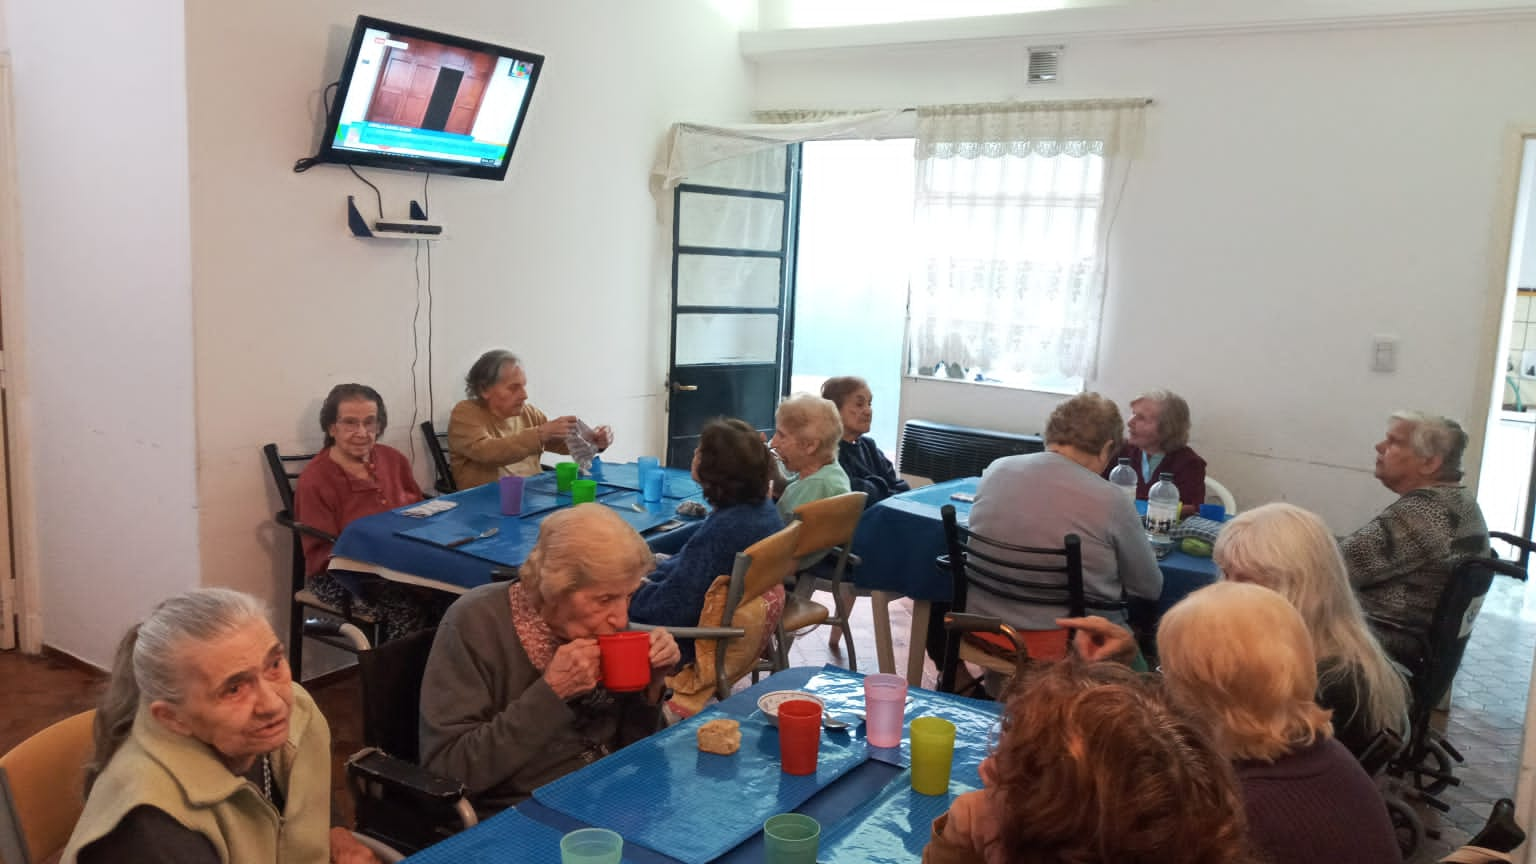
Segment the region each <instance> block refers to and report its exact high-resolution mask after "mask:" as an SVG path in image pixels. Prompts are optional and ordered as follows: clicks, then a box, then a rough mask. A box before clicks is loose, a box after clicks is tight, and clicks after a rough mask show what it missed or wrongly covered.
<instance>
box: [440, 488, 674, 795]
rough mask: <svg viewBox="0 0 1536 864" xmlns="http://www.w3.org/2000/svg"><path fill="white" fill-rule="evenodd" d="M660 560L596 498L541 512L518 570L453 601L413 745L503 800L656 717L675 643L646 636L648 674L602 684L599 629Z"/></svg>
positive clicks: (619, 619)
mask: <svg viewBox="0 0 1536 864" xmlns="http://www.w3.org/2000/svg"><path fill="white" fill-rule="evenodd" d="M654 566H655V559H654V557H653V556H652V554H651V550H650V549H648V548H646V545H645V541H643V540H641V539H640V535H639V534H636V533H635V530H634V529H633V528H631V527H629V524H628V523H626V522H625V521H624V520H623V519H622V518H621V517H620V516H619V515H618V514H617V513H615V512H614V511H613V510H612V509H610V508H608V507H606V506H604V505H602V504H579V505H577V506H576V507H573V508H571V509H568V510H562V511H560V512H558V513H556V514H554V515H553V516H550V517H549V518H547V519H545V520H544V523H543V525H542V526H540V529H539V539H538V542H537V544H536V545H535V546H534V548H533V551H532V552H530V553H529V555H528V560H527V561H526V562H524V564H523V566H522V567H521V568H520V569H519V573H520V575H521V577H522V578H521V581H518V582H514V583H512V584H511V585H510V586H509V585H507V584H505V583H493V584H490V585H484V586H481V587H479V588H476V589H474V590H473V591H470V592H469V593H467V594H465V595H464V596H463V597H461V598H459V599H458V600H457V601H456V602H454V604H453V606H451V607H449V609H448V614H446V615H445V616H443V623H442V625H441V626H440V627H439V628H438V630H437V637H436V639H435V640H434V641H433V643H432V653H431V656H430V657H429V659H428V660H427V668H426V673H425V675H424V677H423V679H422V686H421V755H422V761H423V762H424V763H425V765H426V766H427V768H429V769H431V770H433V771H436V772H438V773H440V774H445V775H447V776H449V777H453V778H455V779H458V780H460V781H462V782H463V783H464V784H465V786H467V787H468V788H469V791H470V796H471V800H472V801H473V802H474V803H475V806H476V807H477V808H480V809H482V810H499V809H502V808H504V807H507V806H510V805H513V804H516V803H517V802H519V801H521V800H523V799H525V798H527V797H528V796H529V794H531V793H532V792H533V790H534V789H536V788H537V787H539V786H542V785H544V784H545V783H548V782H550V781H551V780H554V779H556V778H558V777H562V776H564V775H566V774H569V773H570V772H572V771H574V770H576V769H577V768H580V767H581V766H583V765H586V764H587V763H589V762H593V761H595V760H597V759H599V758H601V757H602V756H604V755H606V754H608V753H611V752H613V751H614V750H617V749H619V748H620V747H623V746H624V745H626V744H629V743H631V742H633V741H636V740H639V739H640V738H643V737H645V736H647V735H649V734H651V733H652V732H654V731H656V729H658V728H659V727H660V725H661V722H662V721H661V700H662V694H663V679H664V678H665V676H666V674H667V673H668V672H669V671H670V670H671V669H672V667H673V666H674V665H675V664H676V663H677V662H678V657H679V655H678V648H677V642H676V640H674V639H673V638H672V635H671V634H670V633H668V632H667V631H666V630H663V629H656V630H652V631H651V632H650V635H649V639H650V647H649V660H650V666H651V670H652V674H651V681H650V685H649V686H648V687H646V688H645V689H644V690H643V691H640V692H635V693H613V692H610V691H608V690H607V689H604V688H603V687H602V686H601V670H602V667H601V651H600V649H599V648H598V642H597V637H599V636H605V635H609V634H613V633H617V632H619V631H621V630H624V629H625V628H626V627H628V626H629V597H630V595H631V594H633V593H634V592H635V589H637V588H639V587H640V581H641V579H643V578H644V577H645V575H646V574H647V573H649V572H650V571H651V569H652V568H653V567H654Z"/></svg>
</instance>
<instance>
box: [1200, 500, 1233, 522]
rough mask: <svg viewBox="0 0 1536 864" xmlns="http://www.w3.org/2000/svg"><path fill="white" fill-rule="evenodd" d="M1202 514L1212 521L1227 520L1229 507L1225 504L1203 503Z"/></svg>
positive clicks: (1201, 506)
mask: <svg viewBox="0 0 1536 864" xmlns="http://www.w3.org/2000/svg"><path fill="white" fill-rule="evenodd" d="M1200 515H1201V516H1202V517H1203V518H1206V519H1209V520H1211V521H1212V522H1225V521H1227V508H1226V505H1224V504H1201V505H1200Z"/></svg>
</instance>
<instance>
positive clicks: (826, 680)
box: [805, 666, 1001, 776]
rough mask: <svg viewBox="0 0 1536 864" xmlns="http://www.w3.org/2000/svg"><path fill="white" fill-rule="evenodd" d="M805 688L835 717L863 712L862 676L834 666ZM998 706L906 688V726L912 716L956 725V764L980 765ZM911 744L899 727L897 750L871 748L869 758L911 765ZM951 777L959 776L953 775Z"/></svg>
mask: <svg viewBox="0 0 1536 864" xmlns="http://www.w3.org/2000/svg"><path fill="white" fill-rule="evenodd" d="M805 689H806V690H809V691H810V692H812V693H815V694H816V695H817V696H819V697H821V700H822V701H823V702H825V703H826V705H827V713H828V714H831V715H832V716H834V717H838V716H843V715H850V714H854V713H859V714H862V713H864V676H863V675H860V674H858V673H856V672H849V671H848V670H846V669H839V668H838V667H836V666H826V667H824V668H823V669H822V670H821V671H820V672H817V673H816V674H815V675H813V676H812V677H811V680H810V681H807V682H806V684H805ZM1000 711H1001V706H999V705H998V704H997V703H996V702H986V701H983V700H980V699H967V698H965V697H964V696H955V695H953V694H949V693H935V692H934V691H932V690H923V689H921V688H916V687H909V688H908V689H907V711H906V715H907V723H911V722H912V718H914V717H922V716H925V715H931V716H934V717H943V718H944V719H945V720H948V721H950V722H951V723H953V724H955V764H956V765H957V766H959V765H962V764H969V765H980V764H981V760H983V759H985V758H987V753H988V752H990V751H991V748H992V741H993V737H994V732H995V730H996V729H997V720H998V716H999V713H1000ZM911 752H912V742H911V737H910V736H909V735H908V734H907V730H906V727H905V726H903V727H902V734H901V746H900V747H890V748H885V747H871V748H869V758H871V759H876V760H879V761H881V762H889V763H891V764H892V765H900V766H902V767H906V766H907V765H909V764H911ZM954 776H959V775H958V774H955V775H954Z"/></svg>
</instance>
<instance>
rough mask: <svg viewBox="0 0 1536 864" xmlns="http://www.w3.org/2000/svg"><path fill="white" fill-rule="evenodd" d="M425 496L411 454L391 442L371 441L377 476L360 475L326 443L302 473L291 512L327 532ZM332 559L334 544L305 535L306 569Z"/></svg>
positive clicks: (318, 567) (319, 567) (322, 565)
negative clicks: (333, 455)
mask: <svg viewBox="0 0 1536 864" xmlns="http://www.w3.org/2000/svg"><path fill="white" fill-rule="evenodd" d="M421 499H422V494H421V487H420V486H418V485H416V476H415V475H414V474H412V473H411V463H410V460H408V459H406V458H405V454H404V453H401V452H400V451H399V450H396V449H395V448H393V447H386V446H385V445H383V444H375V445H374V446H373V479H372V480H359V479H357V478H356V477H353V476H352V475H351V474H348V473H347V472H345V471H343V470H342V469H341V466H340V465H337V464H336V463H335V461H333V460H332V459H331V448H329V447H327V448H325V449H324V450H321V451H320V453H319V454H318V455H317V456H315V458H314V459H312V460H310V463H309V467H307V468H305V469H304V471H303V473H301V474H300V475H299V488H298V491H297V492H296V493H295V495H294V499H293V509H294V510H295V511H296V512H295V513H294V514H293V515H294V517H295V518H297V519H298V520H299V521H300V522H303V523H305V524H306V525H309V526H311V527H314V528H318V529H320V530H321V531H324V532H325V533H327V534H331V535H339V534H341V529H343V528H345V527H347V525H348V524H349V523H351V522H352V520H354V519H361V518H362V517H364V516H372V515H373V514H375V513H382V512H384V511H385V510H393V509H394V508H396V507H403V506H405V505H406V504H413V503H415V502H417V501H420V500H421ZM330 560H331V544H330V543H327V542H325V541H324V540H321V539H319V538H317V537H310V536H308V535H304V572H305V573H306V574H308V575H310V576H313V575H315V574H316V573H319V572H321V571H323V570H324V569H325V565H326V564H327V563H329V562H330Z"/></svg>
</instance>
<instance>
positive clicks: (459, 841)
mask: <svg viewBox="0 0 1536 864" xmlns="http://www.w3.org/2000/svg"><path fill="white" fill-rule="evenodd" d="M776 690H803V691H807V692H810V693H813V694H815V695H816V696H818V697H819V698H820V699H822V701H823V702H824V703H825V704H826V713H827V714H828V715H829V716H832V717H838V718H846V719H848V720H849V721H851V722H850V725H849V727H848V728H847V729H845V730H838V731H833V730H827V729H823V731H822V733H821V738H820V742H819V753H818V759H817V766H816V772H815V773H814V774H811V775H804V776H796V775H790V774H786V773H784V772H783V771H782V769H781V768H780V762H779V744H778V730H777V729H776V728H775V727H774V726H773V724H772V723H771V722H770V720H769V718H767V717H766V716H764V715H763V713H762V711H761V710H759V709H758V707H757V700H758V697H759V696H761V695H763V694H765V693H769V692H772V691H776ZM999 709H1000V706H999V705H997V704H996V703H993V702H985V701H978V700H975V699H968V698H965V697H961V696H955V695H951V694H946V693H936V692H933V691H930V690H924V689H921V688H910V689H909V690H908V696H907V705H906V711H905V715H906V721H907V724H910V721H911V720H912V719H913V718H915V717H919V716H937V717H942V718H944V719H946V720H949V721H951V722H952V723H954V724H955V727H956V734H955V749H954V760H953V763H952V768H951V772H950V782H949V786H948V788H947V789H946V790H945V792H944V794H941V795H923V794H920V793H918V792H916V791H914V790H913V789H912V782H911V741H910V736H909V735H908V734H907V728H908V725H907V724H904V725H903V737H902V741H901V744H900V746H897V747H890V748H884V747H873V746H870V745H869V743H868V741H867V740H866V738H865V730H864V725H863V724H862V723H861V722H859V719H858V718H859V715H861V714H862V713H863V711H864V692H863V676H862V675H860V674H859V673H857V672H850V671H848V670H846V669H841V668H838V667H836V666H825V667H820V668H818V667H797V668H791V669H787V670H784V671H781V672H778V673H775V674H773V675H770V676H769V677H767V678H765V679H763V680H762V681H760V682H758V683H757V684H755V685H753V686H752V687H749V688H747V689H745V690H742V691H741V692H738V693H736V694H734V695H732V696H731V697H729V698H727V699H726V700H725V701H723V702H719V703H717V704H715V705H712V706H710V707H709V708H707V709H705V710H704V711H703V712H701V713H699V714H697V715H695V716H693V717H691V718H688V719H687V720H684V721H682V722H680V723H677V724H676V725H673V726H671V727H668V728H666V729H663V730H661V731H659V732H657V733H656V734H654V735H651V736H650V737H648V738H644V739H641V740H640V741H637V742H635V743H633V744H630V745H629V746H627V747H625V748H623V749H621V750H619V751H617V752H615V753H612V754H610V755H608V756H605V757H603V758H602V759H599V760H598V761H596V762H593V763H592V764H590V765H587V766H585V767H583V768H581V769H579V770H577V771H575V772H573V773H571V774H568V775H566V776H565V777H562V778H560V779H558V780H555V781H554V782H551V783H549V784H547V785H545V786H542V787H540V788H539V789H536V790H534V793H533V797H532V798H530V799H529V800H527V801H524V802H523V803H521V804H519V805H517V806H516V807H513V808H510V809H508V810H505V811H503V812H502V813H499V814H497V815H495V816H493V817H491V818H489V819H487V820H485V821H483V822H481V823H480V824H479V825H477V826H475V827H473V828H470V829H468V830H466V831H463V832H461V833H459V834H456V835H454V836H453V837H450V838H448V839H446V840H444V841H442V842H440V843H438V844H436V845H434V846H431V847H429V848H427V849H423V850H421V851H420V852H417V853H416V854H415V855H412V856H411V857H409V858H407V859H405V860H406V861H407V862H410V864H448V862H454V864H459V862H474V861H487V862H489V861H519V862H529V864H558V862H559V861H560V849H559V843H560V838H561V837H562V836H563V835H564V834H565V833H567V832H569V831H573V830H576V829H578V828H588V827H596V828H607V829H609V830H612V831H616V832H618V833H619V834H620V835H621V836H623V838H624V852H623V860H624V861H628V862H632V864H709V862H725V864H748V862H751V864H757V862H760V861H762V860H763V856H764V848H763V833H762V825H763V822H764V821H765V820H767V818H768V817H770V816H773V815H776V814H779V813H785V812H797V813H803V814H805V815H807V816H810V817H811V818H813V819H815V820H816V821H817V822H818V823H819V824H820V825H821V845H820V851H819V852H818V854H817V856H816V860H817V861H818V862H824V864H913V862H917V861H919V860H921V858H922V850H923V847H924V846H925V845H927V842H928V839H929V836H930V833H931V826H932V823H933V820H934V819H935V818H937V817H938V816H940V815H942V814H943V813H945V812H946V811H947V810H948V809H949V805H950V803H951V802H953V801H954V799H955V796H957V795H961V794H964V793H965V792H969V791H973V790H976V789H980V788H981V777H980V773H979V771H980V766H981V761H982V760H983V759H984V758H986V756H987V753H988V752H989V748H990V744H991V742H992V740H993V738H994V737H995V734H996V731H997V723H998V716H999ZM719 717H727V718H730V719H734V720H736V721H738V722H739V723H740V724H741V726H740V728H741V733H742V743H741V748H740V750H739V751H738V752H737V753H735V754H733V755H729V756H724V755H717V754H713V753H703V752H700V751H699V749H698V745H697V730H698V727H699V725H700V724H702V723H704V722H707V721H709V720H713V719H716V718H719Z"/></svg>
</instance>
